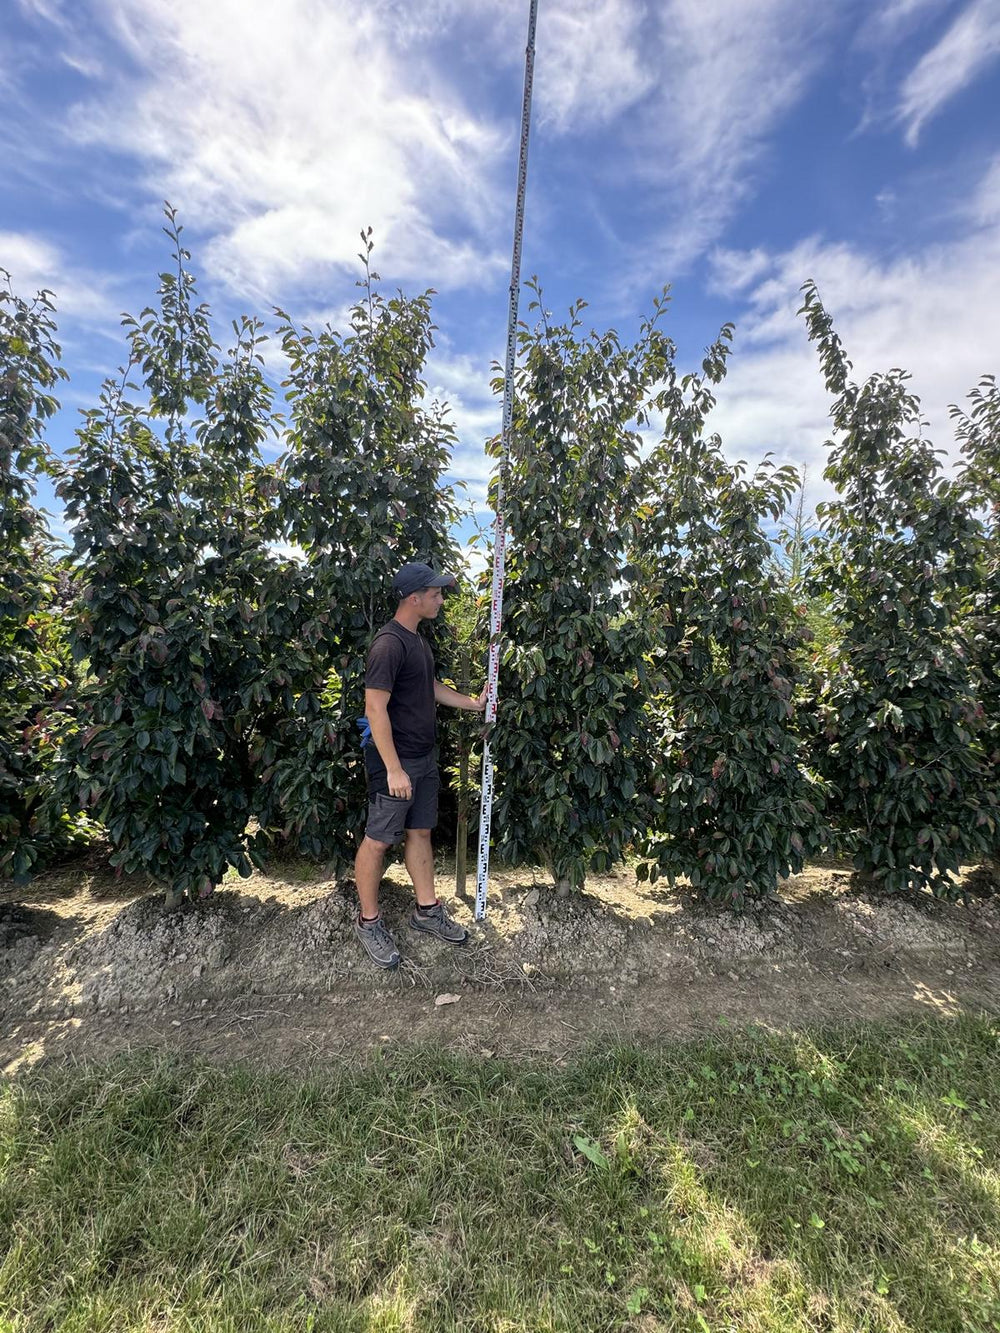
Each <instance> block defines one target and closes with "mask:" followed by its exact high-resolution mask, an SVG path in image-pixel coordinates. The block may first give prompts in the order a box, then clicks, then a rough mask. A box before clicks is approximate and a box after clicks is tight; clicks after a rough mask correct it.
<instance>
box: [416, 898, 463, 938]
mask: <svg viewBox="0 0 1000 1333" xmlns="http://www.w3.org/2000/svg"><path fill="white" fill-rule="evenodd" d="M410 929H411V930H424V931H426V932H427V934H428V935H433V936H434V937H435V938H436V939H439V940H444V941H445V942H446V943H447V944H464V943H465V941H466V940H467V939H468V938H469V932H468V931H467V930H466V929H465V927H464V926H460V925H459V924H458V922H457V921H452V919H451V917H450V916H449V915H448V913H447V912H446V911H445V910H444V904H443V903H435V904H434V906H433V907H432V908H430V909H429V910H428V911H426V912H418V911H417V909H416V908H414V909H413V915H412V916H411V917H410Z"/></svg>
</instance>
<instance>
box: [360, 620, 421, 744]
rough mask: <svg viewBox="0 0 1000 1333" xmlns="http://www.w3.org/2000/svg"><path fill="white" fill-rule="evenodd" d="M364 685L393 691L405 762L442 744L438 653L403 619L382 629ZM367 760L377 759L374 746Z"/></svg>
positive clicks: (392, 714)
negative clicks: (437, 698)
mask: <svg viewBox="0 0 1000 1333" xmlns="http://www.w3.org/2000/svg"><path fill="white" fill-rule="evenodd" d="M365 687H366V689H369V690H388V691H389V695H390V698H389V709H388V712H389V722H390V724H391V726H392V740H393V744H394V745H395V747H396V753H397V754H398V755H399V757H400V759H421V758H423V756H424V755H427V754H430V753H431V751H432V750H433V749H434V746H435V743H436V742H437V708H436V705H435V703H434V654H433V653H432V652H431V646H430V644H429V643H428V642H427V640H426V639H425V638H423V636H422V635H420V634H413V633H412V632H411V631H410V630H408V629H406V628H405V627H404V626H403V625H401V624H400V623H399V621H398V620H390V621H389V623H388V625H383V626H382V628H381V629H380V630H379V632H378V633H377V634H376V635H375V638H374V639H373V640H372V646H371V647H370V648H369V649H368V669H367V671H366V672H365ZM365 758H366V760H367V759H371V760H372V761H373V762H374V761H375V760H378V751H377V750H376V749H375V746H374V744H372V745H370V746H368V747H367V749H366V751H365ZM378 762H381V760H378Z"/></svg>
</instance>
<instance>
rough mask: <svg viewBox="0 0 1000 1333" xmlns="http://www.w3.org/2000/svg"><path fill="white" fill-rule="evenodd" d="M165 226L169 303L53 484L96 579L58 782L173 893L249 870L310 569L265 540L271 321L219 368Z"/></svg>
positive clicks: (118, 855)
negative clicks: (280, 555) (285, 661)
mask: <svg viewBox="0 0 1000 1333" xmlns="http://www.w3.org/2000/svg"><path fill="white" fill-rule="evenodd" d="M167 219H168V222H167V226H166V227H165V229H164V230H165V231H166V233H167V235H168V237H169V238H170V242H171V245H172V249H173V257H174V263H175V267H174V269H173V270H172V271H168V272H164V273H162V274H161V275H160V286H159V292H158V295H159V304H158V307H156V308H148V309H146V310H144V311H143V312H142V315H141V316H140V318H139V319H138V320H135V319H132V318H126V320H125V326H126V328H127V329H128V337H129V352H130V357H129V366H128V369H127V370H126V371H125V372H124V373H123V376H122V379H121V381H119V382H108V383H106V384H105V386H104V389H103V391H102V397H101V406H100V407H99V408H96V409H93V410H91V411H88V412H87V413H86V414H85V417H84V422H83V425H82V427H81V428H80V430H79V431H78V444H77V446H76V448H75V449H74V450H73V451H72V454H71V460H70V466H69V467H68V468H67V470H66V471H65V473H64V475H63V477H62V479H61V481H60V485H59V494H60V495H61V496H62V498H63V500H64V501H65V502H66V512H67V515H68V516H69V518H70V520H71V521H72V522H73V524H74V526H73V543H74V560H75V564H76V566H77V568H78V570H79V572H80V574H81V577H83V578H84V579H85V586H84V588H83V592H82V597H81V600H80V604H79V606H78V608H77V614H76V620H75V625H74V629H73V636H72V641H73V651H74V655H75V656H76V658H77V659H78V660H79V661H80V663H81V667H82V670H83V673H84V679H83V681H82V683H81V684H80V686H79V688H78V690H77V693H76V699H75V713H76V719H75V722H74V723H73V725H72V726H70V727H67V729H66V731H65V735H64V745H63V755H62V760H61V764H60V784H61V791H62V795H63V799H65V800H66V801H67V802H71V803H73V804H75V805H76V807H77V808H82V809H85V810H88V811H92V812H95V813H97V814H98V817H99V818H100V820H101V822H103V823H104V824H105V825H106V827H107V831H108V836H109V838H110V841H111V844H112V848H113V850H112V855H111V861H112V864H114V865H116V866H118V867H120V868H121V869H122V870H125V871H139V870H142V871H145V872H146V873H148V874H149V875H150V876H151V877H152V878H153V880H154V881H155V882H156V883H158V884H159V885H160V886H161V887H163V888H164V889H165V891H166V897H167V902H168V904H176V903H178V902H179V901H180V900H181V898H182V897H183V895H185V894H187V895H188V896H189V897H194V896H195V895H199V894H200V895H204V894H207V893H209V892H211V890H212V888H213V887H214V886H215V885H216V884H217V883H218V882H219V881H220V880H221V879H222V877H223V875H224V874H225V873H226V870H227V868H228V867H230V866H234V867H235V868H236V869H237V870H238V871H239V872H240V874H243V875H248V874H249V873H250V870H251V865H250V860H249V857H248V852H247V846H246V838H245V830H246V825H247V820H248V818H249V815H250V811H251V805H252V798H253V793H254V789H255V785H256V773H255V771H254V767H253V762H252V757H251V746H252V741H253V734H254V727H255V723H256V721H257V719H258V718H259V716H260V713H261V712H262V711H264V710H266V709H267V708H268V707H269V706H270V704H271V702H272V698H273V694H274V692H275V690H276V688H277V683H276V680H275V671H274V658H275V654H276V651H277V646H278V645H283V644H284V643H286V642H288V641H292V642H294V638H295V635H296V633H297V632H298V629H299V623H298V619H297V608H296V607H295V606H294V596H289V593H288V588H289V585H292V586H294V581H295V578H296V577H297V574H296V567H295V566H294V564H293V562H289V561H285V562H282V561H280V560H278V559H277V558H276V557H275V556H274V555H273V554H272V552H271V551H270V549H269V542H270V540H271V539H272V538H273V536H274V534H275V526H274V517H273V513H272V502H271V499H270V498H269V497H270V496H271V495H272V494H273V490H274V485H275V482H274V477H273V471H272V470H271V469H268V468H267V467H265V466H264V465H263V463H262V461H261V458H260V454H259V446H260V444H261V441H262V440H263V439H264V438H265V436H266V434H267V432H268V431H269V429H270V428H271V427H270V420H269V414H270V399H271V395H270V390H269V389H268V387H267V385H266V382H265V380H264V378H263V374H262V367H261V356H260V351H259V347H260V343H261V341H262V339H261V333H260V326H259V324H258V322H257V321H256V320H251V319H247V318H244V319H243V320H242V321H241V322H240V323H238V324H236V325H234V332H235V335H236V341H235V345H234V347H233V348H232V351H231V352H230V354H229V359H228V361H227V362H225V363H224V364H223V363H221V362H220V359H219V355H218V351H219V349H218V347H217V345H216V343H215V342H214V339H213V337H212V334H211V330H210V323H209V312H208V309H207V307H206V306H205V305H204V304H200V305H196V304H195V301H196V287H195V279H194V277H193V275H192V273H191V272H190V271H189V269H188V267H187V264H188V261H189V260H190V254H189V252H188V251H187V250H186V249H185V248H184V247H183V245H182V244H181V230H182V229H181V227H180V226H179V225H178V224H177V221H176V217H175V214H174V212H173V210H171V209H170V208H169V207H168V208H167ZM133 376H135V377H137V378H138V379H139V380H140V385H141V387H140V386H137V385H135V384H133V383H132V382H131V378H132V377H133ZM140 392H141V393H142V395H143V397H142V399H141V401H140V400H135V401H134V400H133V399H132V397H131V396H130V395H133V394H138V393H140ZM199 409H200V410H201V411H202V413H203V416H202V418H201V419H200V420H192V419H191V413H192V411H194V410H199Z"/></svg>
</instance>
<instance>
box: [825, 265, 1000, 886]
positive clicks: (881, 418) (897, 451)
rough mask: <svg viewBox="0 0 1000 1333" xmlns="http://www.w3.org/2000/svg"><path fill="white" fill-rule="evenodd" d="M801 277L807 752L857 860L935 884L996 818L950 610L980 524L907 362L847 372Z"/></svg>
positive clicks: (980, 845)
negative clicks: (813, 696)
mask: <svg viewBox="0 0 1000 1333" xmlns="http://www.w3.org/2000/svg"><path fill="white" fill-rule="evenodd" d="M803 290H804V292H805V301H804V304H803V307H802V313H804V314H805V317H806V323H807V327H808V330H809V337H810V339H811V340H812V341H814V342H815V343H816V344H817V347H818V350H819V354H820V361H821V365H822V368H823V372H824V376H825V379H826V384H827V387H828V389H829V390H830V392H831V393H832V394H834V395H835V400H834V403H833V406H832V408H831V418H832V420H833V424H834V428H835V430H836V432H837V439H836V441H835V442H834V443H832V444H831V446H830V454H829V460H828V463H827V467H826V470H825V472H824V476H825V477H826V479H827V480H828V481H829V482H831V483H832V484H833V485H834V486H835V487H836V488H837V498H836V499H835V500H834V501H832V502H831V503H829V504H827V505H823V506H818V507H817V510H818V515H819V518H820V521H821V524H822V528H823V536H824V538H825V540H823V541H822V542H821V543H819V544H818V545H817V546H816V549H815V551H814V558H813V561H812V566H811V574H810V585H811V590H812V591H814V592H817V593H818V592H821V591H822V592H824V593H826V594H828V595H829V597H830V614H831V617H832V619H833V622H834V625H835V626H836V631H837V636H836V640H837V641H836V645H835V648H834V649H832V650H831V651H830V653H829V654H828V657H827V661H826V670H825V683H824V685H823V688H822V691H821V694H820V698H819V704H818V716H819V721H820V725H821V729H822V737H823V739H824V740H825V742H826V747H825V749H824V750H822V751H821V756H820V766H821V769H822V771H823V773H824V775H825V776H826V777H827V778H828V779H829V781H830V782H831V783H832V784H833V786H834V787H835V788H836V792H837V798H838V805H837V824H838V828H839V831H840V833H841V836H842V838H843V839H844V840H845V843H846V845H847V846H848V847H849V848H850V849H851V850H853V852H854V860H855V865H856V866H857V867H858V869H860V870H863V871H865V872H867V873H869V874H871V875H873V876H874V877H875V878H876V879H877V880H878V881H879V882H880V883H881V884H882V885H883V886H884V887H885V888H887V889H889V890H891V891H902V890H906V889H913V890H919V889H930V890H931V891H932V892H933V893H934V894H935V895H938V896H948V895H950V894H952V893H954V892H955V882H954V880H953V878H952V877H953V875H954V873H955V872H956V871H957V870H958V868H959V866H960V865H961V864H962V863H968V862H970V861H975V860H977V859H978V858H980V857H981V856H982V855H983V854H984V853H985V852H986V851H987V850H988V848H989V844H990V840H991V837H992V830H993V829H994V828H995V819H996V791H995V780H994V772H995V770H991V768H990V765H989V762H988V758H987V755H986V752H985V748H984V734H983V732H984V728H983V720H982V717H983V710H982V707H981V705H980V701H979V698H978V694H977V682H976V672H975V667H974V665H973V662H972V649H971V644H970V642H969V639H968V635H967V634H966V632H965V630H964V628H963V626H962V624H961V616H960V610H961V603H962V599H963V596H964V591H963V590H964V589H966V588H968V587H969V586H970V585H971V584H972V583H973V581H974V576H975V574H974V572H975V565H976V561H977V558H978V556H979V550H980V548H979V540H978V538H979V528H978V524H977V522H976V520H975V518H974V516H973V514H972V512H971V510H970V508H969V505H968V504H967V503H966V501H965V497H964V495H963V491H962V486H961V483H958V482H955V481H951V480H949V479H947V478H944V477H942V475H941V465H940V463H939V461H938V453H939V452H940V451H936V450H934V449H933V448H932V446H931V445H930V443H929V442H928V441H927V440H926V439H924V438H923V435H922V433H921V423H920V415H919V402H918V400H917V399H916V397H915V396H914V395H913V394H912V393H911V392H910V391H909V388H908V376H907V375H906V374H905V373H904V372H903V371H901V370H891V371H889V372H888V373H887V374H875V375H872V376H871V377H870V378H869V379H867V380H866V381H865V382H864V383H863V384H857V383H855V382H854V381H852V380H851V378H850V371H851V364H850V362H849V361H848V359H847V357H846V355H845V354H844V350H843V347H842V345H841V342H840V339H839V338H838V337H837V335H836V333H835V331H834V329H833V323H832V320H831V318H830V316H829V314H828V313H827V311H826V310H825V309H824V307H823V305H822V303H821V301H820V298H819V295H818V292H817V290H816V287H815V285H814V284H813V283H811V282H810V283H807V284H806V285H805V287H804V288H803Z"/></svg>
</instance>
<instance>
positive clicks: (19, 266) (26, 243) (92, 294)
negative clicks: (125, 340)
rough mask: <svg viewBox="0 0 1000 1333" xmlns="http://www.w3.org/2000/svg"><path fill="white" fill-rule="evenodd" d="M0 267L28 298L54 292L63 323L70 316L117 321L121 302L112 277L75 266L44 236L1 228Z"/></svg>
mask: <svg viewBox="0 0 1000 1333" xmlns="http://www.w3.org/2000/svg"><path fill="white" fill-rule="evenodd" d="M0 268H5V269H7V271H8V272H9V273H10V275H11V282H12V285H13V288H14V291H15V292H16V293H17V294H18V295H19V296H21V297H22V298H24V299H26V300H30V299H31V298H32V297H33V296H34V295H35V293H36V292H38V291H40V290H42V289H43V288H44V289H46V290H48V291H50V292H52V293H53V294H54V296H55V304H56V317H57V318H58V320H59V321H60V323H62V321H64V320H70V319H72V320H81V321H86V322H92V321H95V322H98V323H104V324H106V323H109V322H112V321H113V322H115V323H117V312H118V306H117V305H116V303H115V298H114V293H113V290H112V284H111V282H110V280H109V279H107V278H105V277H104V276H103V275H100V274H93V273H88V272H85V271H83V270H80V269H77V268H74V267H73V266H72V265H71V264H70V263H69V262H68V261H67V260H66V258H65V256H64V255H63V253H62V252H61V251H60V250H59V249H58V248H57V247H56V246H54V245H52V244H51V243H50V242H49V241H47V240H45V239H44V238H43V237H40V236H35V235H32V234H30V233H28V232H16V231H0Z"/></svg>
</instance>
